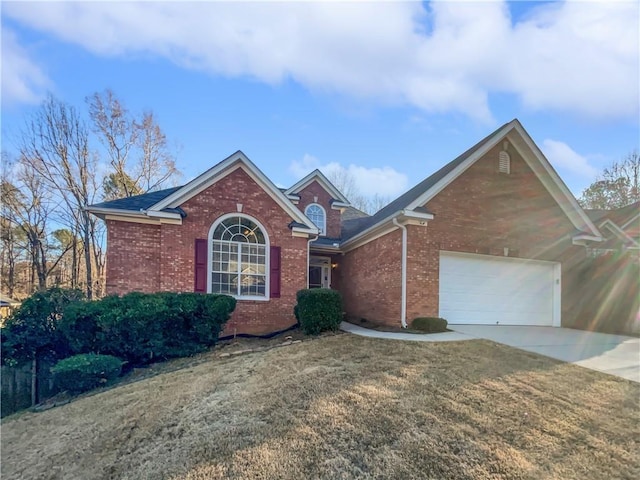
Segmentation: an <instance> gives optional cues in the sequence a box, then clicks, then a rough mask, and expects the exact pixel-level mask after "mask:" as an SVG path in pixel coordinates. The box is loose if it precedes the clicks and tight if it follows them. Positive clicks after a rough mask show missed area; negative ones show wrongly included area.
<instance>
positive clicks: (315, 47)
mask: <svg viewBox="0 0 640 480" xmlns="http://www.w3.org/2000/svg"><path fill="white" fill-rule="evenodd" d="M638 19H639V6H638V3H637V2H635V1H629V2H603V3H598V2H577V1H571V2H513V3H506V2H497V1H496V2H430V3H428V2H425V3H419V2H366V3H365V2H347V3H338V2H325V3H320V2H305V3H296V2H283V3H269V2H257V3H246V2H233V3H223V2H195V3H189V4H186V3H170V2H165V3H155V2H142V3H135V4H133V3H124V2H112V3H105V2H100V3H96V2H81V3H55V4H53V3H45V2H36V3H28V2H15V3H14V2H2V148H3V149H4V150H7V151H9V152H11V151H12V150H13V149H14V147H13V144H12V138H14V137H15V135H17V133H18V132H19V130H20V128H21V126H22V125H23V124H24V122H25V120H26V118H27V116H28V115H29V113H30V112H31V111H32V110H33V109H34V108H36V107H37V105H38V102H40V101H41V100H42V98H43V96H44V95H45V94H46V92H47V91H50V92H52V93H53V94H54V95H55V96H57V97H58V98H60V99H62V100H64V101H66V102H68V103H70V104H73V105H75V106H77V107H79V108H81V109H83V110H86V109H85V108H84V107H85V103H84V99H85V97H86V96H88V95H91V94H92V93H94V92H97V91H103V90H104V89H106V88H111V89H112V90H113V91H114V92H115V93H116V95H117V96H118V97H119V98H120V99H121V100H122V101H123V102H124V103H125V104H126V105H127V106H128V107H129V109H130V110H132V111H133V112H136V113H138V112H141V111H142V110H144V109H151V110H153V111H154V113H155V114H156V116H157V119H158V121H159V123H160V125H161V126H162V128H163V129H164V131H165V133H166V134H167V137H168V138H169V140H170V142H171V144H172V145H173V146H175V148H176V152H177V166H178V167H179V169H180V170H181V171H182V172H183V173H184V177H183V179H182V181H183V182H184V181H186V180H189V179H190V178H192V177H194V176H195V175H197V174H199V173H201V172H203V171H204V170H206V169H207V168H209V167H210V166H212V165H214V164H215V163H217V162H218V161H220V160H222V159H224V158H225V157H226V156H228V155H229V154H231V153H233V152H235V151H236V150H242V151H244V152H245V153H246V154H247V155H248V156H249V157H250V158H251V159H252V160H253V161H254V162H255V163H256V164H257V165H258V167H259V168H261V169H262V170H263V171H264V172H265V173H266V174H267V175H268V176H269V177H270V178H271V179H272V180H273V181H274V182H276V183H277V184H278V185H281V186H288V185H291V184H293V183H295V182H296V181H297V180H298V179H300V178H301V177H302V176H303V175H305V174H306V173H308V172H309V171H310V170H311V169H313V168H316V167H319V168H321V169H323V170H325V171H330V170H336V169H338V170H340V169H344V170H348V171H350V172H351V173H352V174H353V175H354V176H355V178H356V181H357V184H358V186H359V188H360V190H362V191H363V193H365V194H368V195H372V194H374V193H378V194H381V195H383V196H389V197H394V196H397V195H399V194H401V193H402V192H403V191H405V190H406V189H407V188H409V187H411V186H413V185H414V184H416V183H417V182H419V181H420V180H422V179H423V178H424V177H426V176H428V175H430V174H431V173H433V172H434V171H435V170H437V169H438V168H439V167H440V166H442V165H443V164H445V163H447V162H448V161H450V160H452V159H453V158H455V157H456V156H457V155H458V154H460V153H462V152H463V151H464V150H466V149H467V148H468V147H470V146H471V145H473V144H474V143H476V142H477V141H478V140H480V139H481V138H482V137H484V136H485V135H487V134H488V133H490V132H492V131H493V130H494V129H496V128H497V127H499V126H500V125H502V124H503V123H505V122H508V121H510V120H511V119H513V118H516V117H517V118H518V119H520V121H521V122H522V123H523V125H524V127H525V128H526V129H527V131H528V132H529V133H530V134H531V136H532V137H533V138H534V140H535V141H536V143H537V144H538V145H539V146H540V148H541V149H542V151H543V152H544V153H545V154H546V156H547V157H548V158H549V160H550V161H551V163H552V164H553V165H554V167H555V168H556V169H557V170H558V172H559V173H560V176H561V177H562V178H563V180H564V181H565V182H566V183H567V185H568V186H569V188H570V189H571V190H572V191H573V192H574V194H576V195H579V194H580V193H581V191H582V190H583V189H584V188H585V187H586V186H588V185H589V184H590V183H591V182H592V181H593V180H594V178H595V176H596V175H597V174H598V172H599V171H600V170H601V169H602V168H604V167H606V166H607V165H608V164H610V163H611V162H612V161H614V160H619V159H620V158H621V157H623V156H624V155H626V154H627V153H629V152H630V151H632V150H633V149H635V148H638V146H639V143H640V142H639V139H638V135H639V134H638V131H639V117H640V113H639V109H640V107H639V103H640V100H639V85H640V72H639V70H640V54H639V48H640V47H639V45H640V33H639V22H638Z"/></svg>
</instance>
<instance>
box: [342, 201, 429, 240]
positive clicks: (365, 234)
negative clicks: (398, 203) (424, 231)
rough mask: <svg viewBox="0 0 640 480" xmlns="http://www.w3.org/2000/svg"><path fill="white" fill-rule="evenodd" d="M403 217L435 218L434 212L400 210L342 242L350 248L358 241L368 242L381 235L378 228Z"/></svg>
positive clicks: (417, 218) (427, 219)
mask: <svg viewBox="0 0 640 480" xmlns="http://www.w3.org/2000/svg"><path fill="white" fill-rule="evenodd" d="M402 217H404V218H408V219H416V220H424V221H425V222H427V221H429V220H433V214H431V213H422V212H414V211H413V210H409V209H404V210H399V211H397V212H395V213H393V214H392V215H389V216H388V217H386V218H385V219H384V220H381V221H379V222H377V223H375V224H373V225H371V226H370V227H369V228H367V229H366V230H363V231H362V232H360V233H359V234H357V235H356V236H355V237H352V238H350V239H349V240H347V241H346V242H344V243H343V244H342V247H347V248H349V247H351V246H352V245H353V244H354V243H358V244H360V243H367V241H370V240H374V239H375V238H378V237H379V235H377V236H376V230H379V229H380V228H381V227H383V226H384V225H385V224H386V223H388V222H392V221H393V219H394V218H402ZM370 235H371V236H372V238H371V239H369V240H366V238H367V237H368V236H370Z"/></svg>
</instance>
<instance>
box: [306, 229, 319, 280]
mask: <svg viewBox="0 0 640 480" xmlns="http://www.w3.org/2000/svg"><path fill="white" fill-rule="evenodd" d="M318 238H320V235H319V234H318V235H316V237H315V238H309V240H308V241H307V288H309V266H310V263H311V242H313V241H314V240H317V239H318Z"/></svg>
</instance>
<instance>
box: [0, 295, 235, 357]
mask: <svg viewBox="0 0 640 480" xmlns="http://www.w3.org/2000/svg"><path fill="white" fill-rule="evenodd" d="M235 305H236V300H235V299H234V298H232V297H229V296H226V295H203V294H199V293H168V292H163V293H155V294H143V293H129V294H127V295H124V296H122V297H118V296H108V297H105V298H103V299H101V300H96V301H86V300H81V299H80V297H78V295H77V294H76V293H75V291H69V290H62V289H59V288H53V289H49V290H47V291H44V292H38V293H36V294H34V295H33V296H31V297H30V298H28V299H27V300H25V302H24V303H23V305H22V306H21V307H20V308H19V309H18V310H17V311H16V312H15V313H14V314H13V315H12V316H11V317H10V318H9V319H8V320H7V322H6V324H5V326H4V328H3V329H2V347H3V357H4V361H5V363H10V362H11V361H13V362H14V363H15V362H21V361H25V360H30V359H32V358H43V357H45V356H46V357H49V358H54V359H61V358H66V357H69V356H71V355H74V354H84V353H99V354H104V355H113V356H115V357H118V358H120V359H122V360H125V361H126V362H128V363H129V364H131V365H140V364H145V363H148V362H150V361H152V360H155V359H165V358H170V357H178V356H184V355H189V354H192V353H195V352H198V351H202V350H204V349H206V348H207V347H210V346H212V345H214V344H215V343H216V342H217V340H218V336H219V334H220V332H221V330H222V328H223V327H224V325H225V323H226V322H227V321H228V319H229V317H230V316H231V313H232V312H233V310H234V309H235Z"/></svg>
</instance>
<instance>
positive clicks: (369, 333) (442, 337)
mask: <svg viewBox="0 0 640 480" xmlns="http://www.w3.org/2000/svg"><path fill="white" fill-rule="evenodd" d="M340 330H344V331H345V332H349V333H354V334H356V335H360V336H361V337H370V338H386V339H388V340H412V341H414V342H458V341H460V340H474V339H476V337H473V336H471V335H467V334H465V333H461V332H443V333H431V334H429V335H422V334H419V333H396V332H379V331H377V330H371V329H370V328H363V327H359V326H358V325H353V324H352V323H347V322H342V323H341V324H340Z"/></svg>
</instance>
